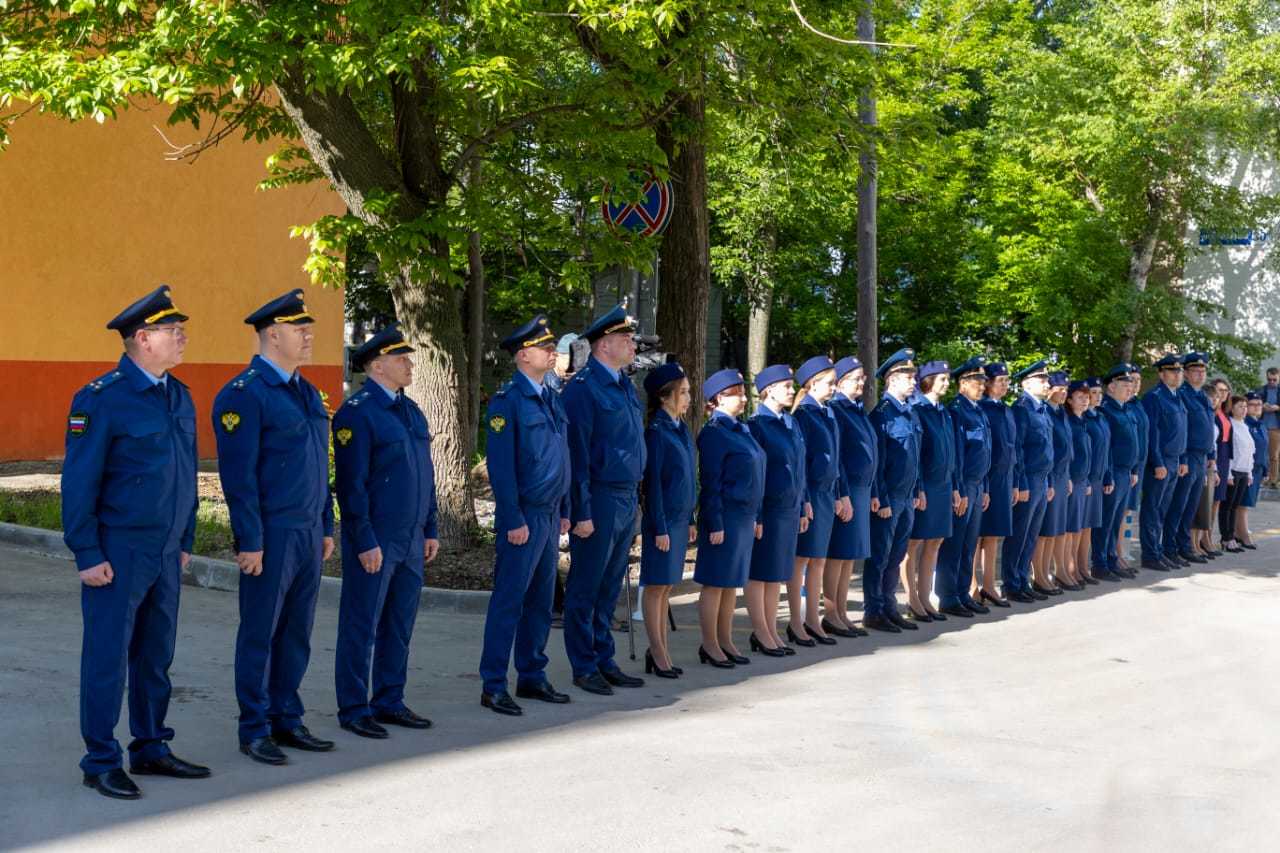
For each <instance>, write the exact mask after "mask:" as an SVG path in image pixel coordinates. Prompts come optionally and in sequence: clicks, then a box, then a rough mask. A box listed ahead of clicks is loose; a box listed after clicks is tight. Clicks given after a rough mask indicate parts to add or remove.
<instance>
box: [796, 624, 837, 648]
mask: <svg viewBox="0 0 1280 853" xmlns="http://www.w3.org/2000/svg"><path fill="white" fill-rule="evenodd" d="M804 629H805V630H806V631H808V632H809V636H810V637H812V638H813V639H815V640H817V641H818V642H819V643H821V644H822V645H824V646H834V645H835V644H836V638H835V637H824V636H822V635H821V634H819V633H818V632H817V631H815V630H814V629H813V628H812V627H811V626H810V625H809V623H808V622H806V623H805V626H804Z"/></svg>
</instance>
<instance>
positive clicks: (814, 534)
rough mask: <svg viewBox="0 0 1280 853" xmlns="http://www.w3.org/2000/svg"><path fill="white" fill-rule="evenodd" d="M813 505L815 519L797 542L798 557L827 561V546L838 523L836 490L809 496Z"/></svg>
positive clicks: (827, 490) (823, 491)
mask: <svg viewBox="0 0 1280 853" xmlns="http://www.w3.org/2000/svg"><path fill="white" fill-rule="evenodd" d="M809 503H810V504H812V505H813V519H812V520H811V521H810V522H809V529H808V530H806V531H805V532H804V533H801V534H800V538H799V539H797V540H796V554H795V555H796V556H797V557H808V558H811V559H815V558H816V559H819V560H825V559H826V558H827V546H828V545H830V544H831V528H832V527H834V526H835V522H836V496H835V488H834V487H833V488H830V489H822V490H820V491H818V492H816V493H813V494H810V495H809Z"/></svg>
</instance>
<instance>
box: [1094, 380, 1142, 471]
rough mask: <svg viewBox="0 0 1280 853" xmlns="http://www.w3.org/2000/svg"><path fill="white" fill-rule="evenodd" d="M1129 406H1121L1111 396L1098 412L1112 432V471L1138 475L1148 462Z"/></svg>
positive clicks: (1104, 401) (1104, 398)
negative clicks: (1143, 453) (1139, 441)
mask: <svg viewBox="0 0 1280 853" xmlns="http://www.w3.org/2000/svg"><path fill="white" fill-rule="evenodd" d="M1130 408H1131V407H1129V406H1121V405H1120V404H1119V403H1117V402H1116V401H1115V399H1114V398H1113V397H1111V396H1109V395H1108V396H1105V397H1103V398H1102V405H1100V406H1098V411H1099V412H1101V413H1102V417H1104V418H1106V421H1107V426H1108V427H1109V428H1110V431H1111V470H1113V471H1127V472H1129V473H1130V474H1132V475H1137V474H1139V473H1141V471H1142V465H1143V463H1144V462H1145V461H1146V460H1145V459H1143V458H1142V446H1141V445H1140V444H1139V443H1138V440H1139V434H1138V425H1137V424H1136V423H1135V422H1134V419H1133V417H1132V416H1131V415H1130V414H1129V410H1130Z"/></svg>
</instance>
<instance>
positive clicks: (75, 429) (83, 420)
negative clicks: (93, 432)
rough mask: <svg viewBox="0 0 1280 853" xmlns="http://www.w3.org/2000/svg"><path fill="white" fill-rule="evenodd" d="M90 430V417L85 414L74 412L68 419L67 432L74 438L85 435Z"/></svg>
mask: <svg viewBox="0 0 1280 853" xmlns="http://www.w3.org/2000/svg"><path fill="white" fill-rule="evenodd" d="M88 429H89V416H88V415H86V414H84V413H83V412H72V413H71V415H70V416H69V417H68V418H67V432H68V433H70V434H71V435H74V436H81V435H84V434H85V432H86V431H87V430H88Z"/></svg>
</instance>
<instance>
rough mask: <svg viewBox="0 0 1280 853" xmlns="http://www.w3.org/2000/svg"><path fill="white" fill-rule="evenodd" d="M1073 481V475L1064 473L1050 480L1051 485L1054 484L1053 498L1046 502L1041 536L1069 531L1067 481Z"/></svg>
mask: <svg viewBox="0 0 1280 853" xmlns="http://www.w3.org/2000/svg"><path fill="white" fill-rule="evenodd" d="M1069 482H1071V475H1070V474H1067V473H1063V474H1062V475H1061V476H1057V477H1053V478H1052V479H1050V480H1049V485H1051V486H1053V500H1051V501H1049V503H1047V504H1045V508H1044V523H1042V524H1041V525H1040V535H1041V536H1061V535H1062V534H1064V533H1066V532H1067V501H1069V500H1070V498H1068V497H1067V483H1069Z"/></svg>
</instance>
